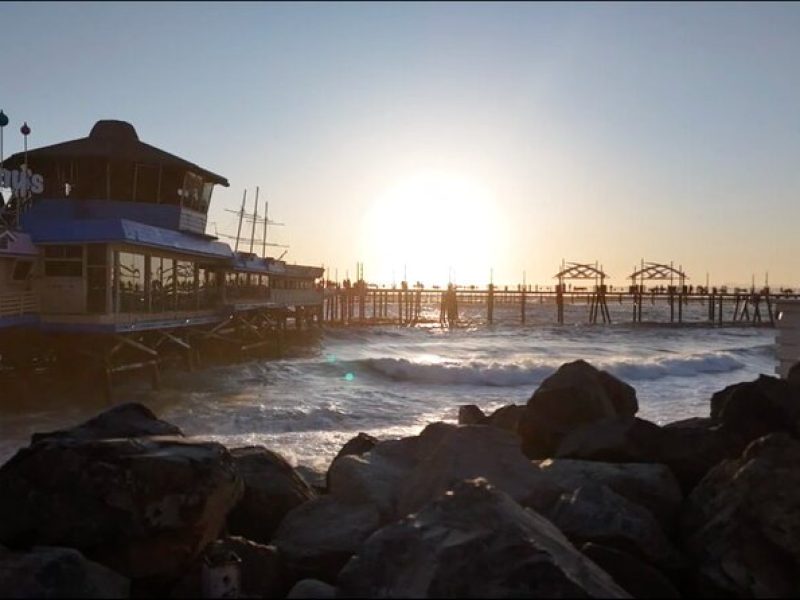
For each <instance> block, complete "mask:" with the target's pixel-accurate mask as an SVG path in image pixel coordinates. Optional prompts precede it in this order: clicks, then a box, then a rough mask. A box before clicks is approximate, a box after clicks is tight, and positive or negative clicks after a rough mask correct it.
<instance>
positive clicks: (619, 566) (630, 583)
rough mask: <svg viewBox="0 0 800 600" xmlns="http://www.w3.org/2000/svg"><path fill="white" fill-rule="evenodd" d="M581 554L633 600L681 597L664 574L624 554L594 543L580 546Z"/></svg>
mask: <svg viewBox="0 0 800 600" xmlns="http://www.w3.org/2000/svg"><path fill="white" fill-rule="evenodd" d="M581 552H582V553H583V554H584V556H586V557H588V558H589V559H591V560H592V562H594V563H595V564H596V565H597V566H599V567H600V568H601V569H603V570H604V571H605V572H606V573H608V574H609V575H611V577H613V578H614V581H616V582H617V583H618V584H619V585H620V586H621V587H622V588H624V589H625V591H626V592H628V593H629V594H630V595H631V596H633V597H634V598H680V597H681V594H680V592H678V590H677V589H675V586H674V585H672V582H671V581H670V580H669V579H667V577H666V576H665V575H664V574H663V573H661V572H660V571H659V570H658V569H655V568H653V567H651V566H650V565H648V564H647V563H645V562H642V561H641V560H639V559H638V558H636V557H635V556H631V555H630V554H628V553H627V552H622V551H620V550H617V549H616V548H610V547H608V546H602V545H600V544H595V543H593V542H587V543H586V544H584V545H583V546H581Z"/></svg>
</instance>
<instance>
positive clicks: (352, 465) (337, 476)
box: [328, 423, 456, 522]
mask: <svg viewBox="0 0 800 600" xmlns="http://www.w3.org/2000/svg"><path fill="white" fill-rule="evenodd" d="M455 429H456V426H455V425H449V424H446V423H433V424H431V425H428V426H427V427H426V428H425V429H424V430H423V431H422V433H420V435H417V436H411V437H407V438H402V439H399V440H385V441H382V442H380V443H378V445H377V446H375V447H374V448H373V449H372V450H371V451H370V452H368V453H366V454H364V455H362V456H355V455H350V456H343V457H342V458H340V459H338V460H336V461H334V462H333V464H332V465H331V468H330V470H329V471H328V478H329V479H328V482H329V485H328V491H329V493H330V494H331V495H332V496H335V497H337V498H339V499H341V500H343V501H345V502H349V503H354V504H363V503H370V504H374V505H375V506H376V507H377V508H378V511H379V512H380V514H381V518H382V520H383V521H384V522H389V521H391V520H393V519H395V518H396V515H397V512H398V506H397V504H398V499H399V496H400V493H401V491H402V489H403V487H404V485H405V481H406V479H407V477H408V476H409V474H410V473H411V470H412V469H413V468H414V467H415V466H416V465H417V464H418V463H419V462H420V461H421V460H423V459H424V458H426V457H427V456H429V455H430V453H431V452H432V451H433V449H434V448H435V447H436V446H437V445H438V444H439V443H441V441H442V439H443V438H444V437H445V436H446V435H448V434H449V433H450V432H452V431H453V430H455Z"/></svg>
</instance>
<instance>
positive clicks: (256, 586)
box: [170, 536, 286, 598]
mask: <svg viewBox="0 0 800 600" xmlns="http://www.w3.org/2000/svg"><path fill="white" fill-rule="evenodd" d="M219 556H224V557H230V556H233V557H235V558H236V559H237V560H238V569H239V591H240V593H241V595H242V596H243V597H245V598H278V597H282V596H283V595H284V594H285V593H286V584H285V581H284V573H283V568H282V564H281V559H280V556H279V554H278V550H277V548H275V546H265V545H262V544H256V543H255V542H251V541H250V540H246V539H244V538H242V537H236V536H233V537H223V538H220V539H218V540H215V541H214V542H212V543H211V544H209V545H208V546H207V547H206V550H205V552H204V553H203V554H202V555H201V556H200V558H199V559H198V560H196V561H195V562H194V564H192V566H191V567H190V568H188V569H186V571H185V573H184V576H183V577H182V579H181V580H180V581H179V582H177V583H176V584H175V585H174V586H173V588H172V590H171V592H170V597H171V598H200V597H201V596H202V595H203V569H204V565H205V563H206V561H207V560H208V559H211V560H209V562H211V563H213V562H214V560H213V558H214V557H219Z"/></svg>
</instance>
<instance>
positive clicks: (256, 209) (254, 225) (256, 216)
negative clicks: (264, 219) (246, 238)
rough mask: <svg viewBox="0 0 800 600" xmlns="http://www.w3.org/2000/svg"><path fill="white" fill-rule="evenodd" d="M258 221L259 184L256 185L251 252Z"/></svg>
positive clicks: (251, 251)
mask: <svg viewBox="0 0 800 600" xmlns="http://www.w3.org/2000/svg"><path fill="white" fill-rule="evenodd" d="M256 222H258V186H256V199H255V200H254V201H253V227H252V229H251V230H250V254H252V253H253V242H255V239H256Z"/></svg>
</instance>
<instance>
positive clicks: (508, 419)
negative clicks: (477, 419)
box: [487, 404, 525, 433]
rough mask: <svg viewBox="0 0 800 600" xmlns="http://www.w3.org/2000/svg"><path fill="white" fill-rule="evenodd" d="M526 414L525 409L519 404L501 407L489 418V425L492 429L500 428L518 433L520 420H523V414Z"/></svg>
mask: <svg viewBox="0 0 800 600" xmlns="http://www.w3.org/2000/svg"><path fill="white" fill-rule="evenodd" d="M524 412H525V407H524V406H520V405H518V404H508V405H506V406H501V407H500V408H498V409H497V410H496V411H494V412H493V413H492V414H491V415H489V416H488V417H487V423H488V424H489V425H491V426H492V427H498V428H500V429H505V430H506V431H511V432H512V433H517V431H518V429H519V420H520V419H521V418H522V413H524Z"/></svg>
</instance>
